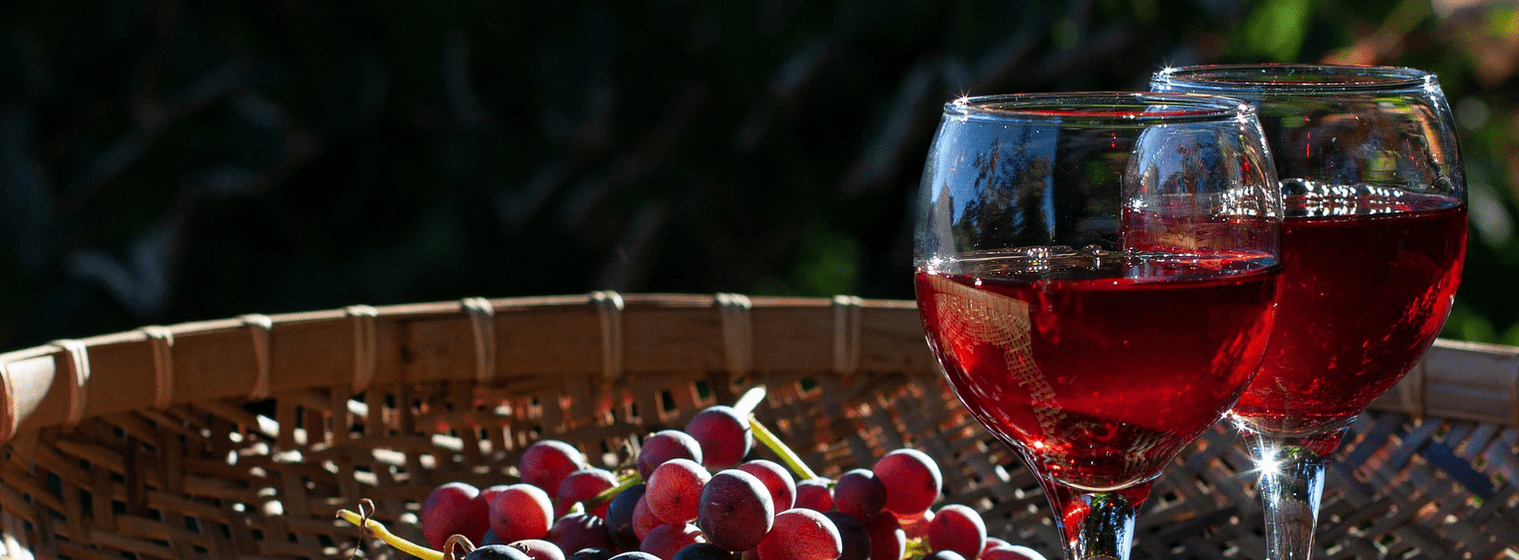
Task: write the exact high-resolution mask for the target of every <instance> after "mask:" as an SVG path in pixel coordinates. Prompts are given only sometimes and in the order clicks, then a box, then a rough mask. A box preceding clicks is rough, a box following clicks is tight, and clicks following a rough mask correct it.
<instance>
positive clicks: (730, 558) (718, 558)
mask: <svg viewBox="0 0 1519 560" xmlns="http://www.w3.org/2000/svg"><path fill="white" fill-rule="evenodd" d="M670 560H736V558H735V556H734V555H733V553H732V552H730V551H728V550H726V549H724V548H723V547H720V546H717V545H715V544H712V543H696V544H688V545H686V547H685V548H682V549H680V550H678V551H676V552H675V557H674V558H671V559H670Z"/></svg>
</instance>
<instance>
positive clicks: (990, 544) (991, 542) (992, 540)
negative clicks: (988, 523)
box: [979, 536, 1013, 556]
mask: <svg viewBox="0 0 1519 560" xmlns="http://www.w3.org/2000/svg"><path fill="white" fill-rule="evenodd" d="M999 546H1013V545H1012V543H1009V542H1007V541H1005V540H1002V539H1000V538H998V537H990V536H989V537H986V544H985V545H983V546H982V547H981V554H980V555H979V556H985V555H986V551H988V550H991V549H993V548H996V547H999Z"/></svg>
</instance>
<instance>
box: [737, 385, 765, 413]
mask: <svg viewBox="0 0 1519 560" xmlns="http://www.w3.org/2000/svg"><path fill="white" fill-rule="evenodd" d="M764 400H765V386H764V385H755V386H754V387H751V388H750V389H749V390H748V391H744V395H743V396H741V397H739V398H738V402H735V403H733V412H734V413H736V414H738V417H739V418H748V417H749V415H750V414H753V413H754V408H755V407H757V406H759V403H761V402H763V401H764Z"/></svg>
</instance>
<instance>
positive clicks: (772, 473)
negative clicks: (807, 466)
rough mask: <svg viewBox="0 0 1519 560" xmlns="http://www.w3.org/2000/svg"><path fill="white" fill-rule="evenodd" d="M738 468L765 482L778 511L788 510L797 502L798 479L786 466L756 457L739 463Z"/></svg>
mask: <svg viewBox="0 0 1519 560" xmlns="http://www.w3.org/2000/svg"><path fill="white" fill-rule="evenodd" d="M738 470H741V471H744V472H746V473H749V474H752V475H754V477H755V478H758V479H759V480H760V482H763V483H765V488H768V489H769V490H770V501H771V503H773V504H775V511H776V512H782V511H786V510H788V509H791V507H792V506H793V505H795V504H796V481H794V480H792V479H791V473H790V472H788V471H786V467H782V466H781V465H780V464H779V463H776V462H775V461H771V460H769V459H755V460H753V461H749V462H747V463H744V464H742V465H739V466H738Z"/></svg>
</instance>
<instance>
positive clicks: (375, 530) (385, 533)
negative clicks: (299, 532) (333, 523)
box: [338, 509, 443, 560]
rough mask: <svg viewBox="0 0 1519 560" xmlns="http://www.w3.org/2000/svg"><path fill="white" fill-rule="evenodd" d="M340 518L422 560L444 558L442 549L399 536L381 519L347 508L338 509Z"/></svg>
mask: <svg viewBox="0 0 1519 560" xmlns="http://www.w3.org/2000/svg"><path fill="white" fill-rule="evenodd" d="M338 518H339V519H342V520H343V521H347V522H349V523H352V524H354V525H356V526H359V527H363V528H364V532H366V533H369V534H371V535H374V536H375V537H377V538H379V539H380V540H382V541H385V544H388V545H390V546H393V547H395V548H396V550H399V551H401V552H405V553H407V554H410V555H412V556H416V557H417V558H421V559H422V560H443V553H442V552H441V551H437V550H433V549H431V548H427V547H425V546H422V545H419V544H417V543H414V542H411V541H408V540H406V539H403V538H401V537H399V536H397V535H396V534H395V533H392V532H390V530H389V529H386V528H385V525H384V524H382V523H380V522H379V521H375V520H373V519H366V518H365V517H364V516H361V515H359V514H358V513H355V512H353V511H349V510H346V509H340V510H338Z"/></svg>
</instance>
